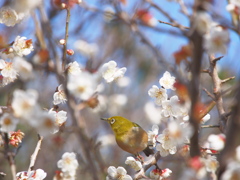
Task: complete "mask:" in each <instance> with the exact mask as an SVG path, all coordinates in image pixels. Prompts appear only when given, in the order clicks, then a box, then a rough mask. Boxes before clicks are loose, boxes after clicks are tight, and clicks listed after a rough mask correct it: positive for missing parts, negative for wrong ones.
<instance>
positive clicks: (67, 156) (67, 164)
mask: <svg viewBox="0 0 240 180" xmlns="http://www.w3.org/2000/svg"><path fill="white" fill-rule="evenodd" d="M57 166H58V168H60V169H61V170H62V172H63V173H68V174H69V175H70V176H75V173H76V169H77V168H78V161H77V159H76V154H75V153H73V152H71V153H70V152H65V153H64V154H63V155H62V159H60V160H59V161H58V162H57Z"/></svg>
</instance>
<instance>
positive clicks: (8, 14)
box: [0, 7, 18, 26]
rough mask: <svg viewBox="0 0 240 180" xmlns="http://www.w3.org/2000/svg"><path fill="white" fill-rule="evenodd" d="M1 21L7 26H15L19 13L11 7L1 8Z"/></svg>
mask: <svg viewBox="0 0 240 180" xmlns="http://www.w3.org/2000/svg"><path fill="white" fill-rule="evenodd" d="M0 23H1V24H5V25H6V26H15V24H17V23H18V14H17V13H16V11H15V10H14V9H12V8H10V7H2V8H1V9H0Z"/></svg>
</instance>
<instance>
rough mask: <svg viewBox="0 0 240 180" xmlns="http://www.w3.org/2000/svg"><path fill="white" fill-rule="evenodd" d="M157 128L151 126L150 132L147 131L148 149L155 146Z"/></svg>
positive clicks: (156, 126)
mask: <svg viewBox="0 0 240 180" xmlns="http://www.w3.org/2000/svg"><path fill="white" fill-rule="evenodd" d="M158 130H159V127H158V125H153V126H152V130H151V131H148V145H149V147H150V148H153V147H155V146H156V137H157V135H158Z"/></svg>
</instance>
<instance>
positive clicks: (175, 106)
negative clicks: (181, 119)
mask: <svg viewBox="0 0 240 180" xmlns="http://www.w3.org/2000/svg"><path fill="white" fill-rule="evenodd" d="M162 108H163V110H162V113H163V115H164V116H165V117H169V116H173V117H177V116H178V115H179V113H180V106H179V99H178V97H177V96H172V97H171V98H170V100H166V101H163V102H162Z"/></svg>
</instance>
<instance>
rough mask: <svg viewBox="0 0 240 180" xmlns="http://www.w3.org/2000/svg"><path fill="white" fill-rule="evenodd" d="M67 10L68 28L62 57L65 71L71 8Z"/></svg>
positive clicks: (66, 28)
mask: <svg viewBox="0 0 240 180" xmlns="http://www.w3.org/2000/svg"><path fill="white" fill-rule="evenodd" d="M66 10H67V18H66V27H65V43H64V45H63V57H62V70H63V71H64V70H65V66H66V63H67V42H68V36H69V34H68V29H69V22H70V8H66Z"/></svg>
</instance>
